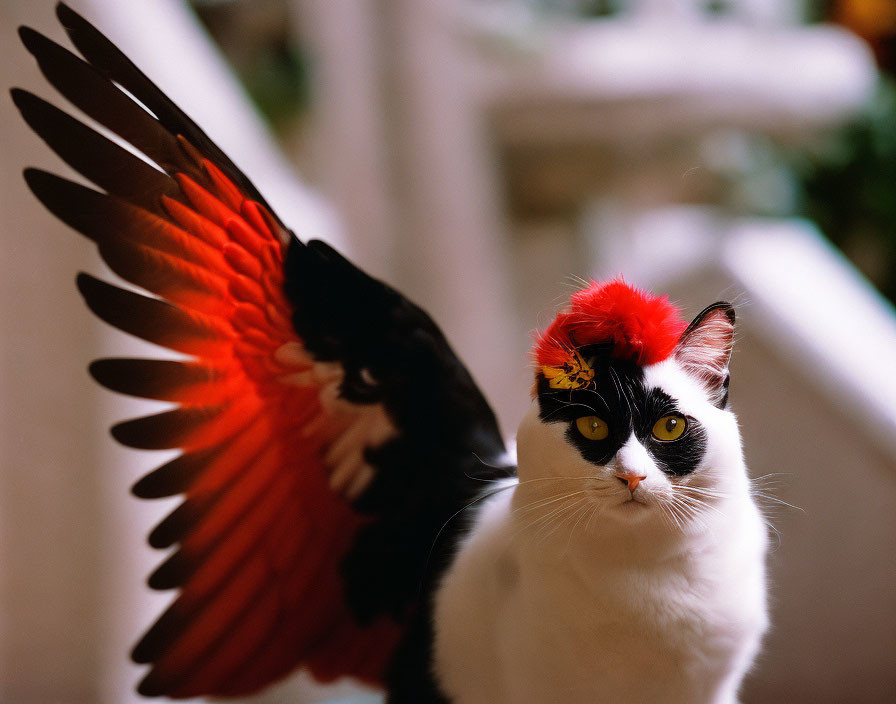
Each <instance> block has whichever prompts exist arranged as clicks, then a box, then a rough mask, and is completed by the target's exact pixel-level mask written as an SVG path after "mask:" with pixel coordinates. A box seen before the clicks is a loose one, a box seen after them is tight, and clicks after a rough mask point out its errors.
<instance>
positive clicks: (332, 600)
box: [13, 6, 400, 698]
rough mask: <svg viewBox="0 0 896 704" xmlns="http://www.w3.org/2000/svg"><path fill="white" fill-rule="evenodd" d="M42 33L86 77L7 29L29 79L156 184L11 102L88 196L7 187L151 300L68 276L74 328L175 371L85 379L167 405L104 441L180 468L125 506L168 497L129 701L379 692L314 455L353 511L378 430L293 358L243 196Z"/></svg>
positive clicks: (298, 355) (387, 627) (198, 150)
mask: <svg viewBox="0 0 896 704" xmlns="http://www.w3.org/2000/svg"><path fill="white" fill-rule="evenodd" d="M59 15H60V18H61V19H62V20H63V23H64V24H65V25H66V27H67V28H68V30H69V32H70V35H71V37H72V39H73V41H74V43H75V44H76V45H77V46H78V48H79V49H80V50H81V52H82V53H83V54H84V55H85V56H86V57H87V59H88V60H89V62H90V63H88V62H85V61H83V60H82V59H80V58H78V57H76V56H75V55H73V54H71V53H70V52H68V51H67V50H65V49H63V48H62V47H59V46H58V45H56V44H55V43H53V42H51V41H50V40H48V39H46V38H45V37H43V36H41V35H40V34H38V33H37V32H34V31H32V30H28V29H23V30H22V32H21V35H22V38H23V41H24V42H25V44H26V46H27V48H28V49H29V50H30V51H31V52H32V53H33V54H34V55H35V57H36V58H37V60H38V63H39V65H40V67H41V69H42V70H43V72H44V74H45V75H46V76H47V78H48V79H49V80H50V82H51V83H52V84H53V85H54V86H55V87H56V88H57V89H58V90H59V91H60V92H61V93H62V94H63V95H65V96H66V97H67V98H68V99H69V100H71V101H72V102H73V103H74V104H75V105H76V106H77V107H79V108H80V109H82V110H83V111H84V112H85V113H86V114H88V115H89V116H90V117H92V118H93V119H95V120H97V121H98V122H100V123H101V124H103V125H105V126H106V127H107V128H109V129H111V130H112V131H114V132H116V133H118V134H119V135H120V136H121V137H123V138H124V139H125V140H127V141H128V142H130V143H131V144H132V145H133V146H134V147H136V148H137V149H139V150H140V151H142V152H143V153H144V154H145V155H146V156H147V157H148V158H149V159H151V160H152V161H153V162H155V164H157V165H158V166H159V167H160V168H159V169H157V168H155V167H153V166H150V165H148V164H147V163H146V162H144V161H143V160H141V159H138V158H137V157H135V156H133V155H132V154H130V153H129V152H128V151H126V150H124V149H122V148H121V147H119V146H118V145H116V144H114V143H112V142H111V141H109V140H108V139H106V138H105V137H103V136H102V135H100V134H99V133H97V132H95V131H94V130H92V129H91V128H89V127H87V126H85V125H83V124H82V123H80V122H78V121H77V120H75V119H74V118H72V117H69V116H68V115H67V114H65V113H63V112H62V111H60V110H58V109H57V108H55V107H53V106H52V105H50V104H49V103H46V102H45V101H43V100H41V99H40V98H37V97H35V96H32V95H31V94H29V93H26V92H24V91H19V90H16V91H14V92H13V98H14V100H15V102H16V104H17V105H18V107H19V108H20V110H21V111H22V114H23V116H24V117H25V119H26V121H27V122H28V123H29V124H30V125H31V127H32V128H33V129H34V130H35V131H36V132H37V133H38V134H39V135H40V136H41V137H43V138H44V140H45V141H46V142H47V143H48V144H49V146H50V147H51V148H53V149H54V150H55V151H56V152H57V153H58V154H59V155H60V156H61V157H62V158H63V159H64V160H65V161H67V162H68V163H69V164H70V165H72V166H73V167H74V168H75V169H77V170H78V171H80V172H81V173H82V174H83V175H84V176H86V177H87V178H88V179H89V180H90V181H92V182H93V183H94V184H96V185H97V186H98V187H100V188H101V189H103V190H104V191H105V192H99V191H95V190H92V189H91V188H88V187H85V186H81V185H78V184H75V183H72V182H70V181H67V180H65V179H62V178H60V177H58V176H54V175H52V174H48V173H45V172H41V171H36V170H29V171H28V172H27V173H26V179H27V181H28V184H29V185H30V187H31V189H32V190H33V191H34V193H35V194H36V195H37V197H38V198H39V199H40V200H41V201H42V202H43V203H44V204H45V205H46V206H47V208H49V210H50V211H52V212H53V213H54V214H55V215H56V216H58V217H59V218H61V219H62V220H63V221H65V222H66V223H68V224H69V225H71V226H72V227H73V228H75V229H76V230H78V231H79V232H81V233H82V234H84V235H85V236H86V237H88V238H90V239H92V240H93V241H94V242H96V244H97V246H98V248H99V252H100V254H101V255H102V257H103V259H104V260H105V261H106V263H107V264H108V265H109V266H110V267H111V269H112V270H113V271H114V272H115V273H116V274H118V275H119V276H121V277H122V278H123V279H125V280H126V281H129V282H131V283H132V284H135V285H136V286H138V287H140V288H142V289H144V290H145V291H147V292H149V293H150V294H153V296H154V297H147V296H143V295H140V294H137V293H134V292H132V291H129V290H124V289H121V288H118V287H116V286H112V285H110V284H107V283H104V282H102V281H99V280H98V279H95V278H93V277H91V276H89V275H86V274H82V275H80V276H79V278H78V287H79V289H80V291H81V293H82V295H83V296H84V298H85V300H86V302H87V304H88V306H89V307H90V309H91V310H92V311H93V312H94V313H95V314H96V315H97V316H99V317H100V318H102V319H103V320H104V321H106V322H107V323H109V324H111V325H113V326H115V327H117V328H119V329H121V330H123V331H125V332H128V333H131V334H133V335H136V336H137V337H140V338H142V339H144V340H147V341H149V342H153V343H156V344H159V345H161V346H163V347H167V348H169V349H171V350H174V351H176V352H180V353H183V354H185V355H189V357H190V359H188V360H184V361H172V360H147V359H107V360H101V361H98V362H95V363H94V364H93V365H92V366H91V373H92V374H93V376H94V377H95V378H96V379H97V381H99V382H100V383H101V384H103V385H104V386H106V387H108V388H110V389H112V390H115V391H119V392H121V393H126V394H132V395H136V396H142V397H145V398H151V399H159V400H164V401H171V402H173V403H175V404H177V406H176V407H175V408H173V409H172V410H168V411H165V412H163V413H159V414H156V415H152V416H148V417H145V418H138V419H136V420H131V421H127V422H124V423H121V424H119V425H117V426H115V428H114V429H113V434H114V436H115V437H116V439H118V440H119V441H120V442H122V443H124V444H125V445H128V446H131V447H135V448H143V449H170V448H177V449H180V450H182V454H181V455H180V456H179V457H177V458H176V459H174V460H172V461H170V462H168V463H167V464H165V465H163V466H161V467H159V468H158V469H156V470H155V471H154V472H151V473H150V474H148V475H147V476H146V477H144V478H143V479H142V480H141V481H139V482H138V483H137V484H136V485H135V487H134V492H135V493H136V494H137V495H138V496H141V497H146V498H153V497H162V496H170V495H175V494H184V495H185V498H184V501H183V503H182V504H181V505H180V507H179V508H177V509H176V510H174V511H173V512H172V513H171V514H170V515H169V516H168V517H167V518H166V519H165V520H163V521H162V522H161V523H160V524H159V525H158V526H157V527H156V529H155V530H154V531H153V532H152V534H151V536H150V542H151V544H152V545H154V546H156V547H160V548H164V547H168V546H171V545H175V544H177V545H178V548H177V550H176V552H174V553H173V554H172V555H171V557H169V558H168V559H167V560H166V561H165V562H164V563H163V564H162V565H161V566H160V567H159V568H158V569H157V570H156V571H155V572H154V573H153V575H152V576H151V577H150V580H149V583H150V585H151V586H152V587H154V588H157V589H170V588H179V589H180V590H181V591H180V594H179V596H178V597H177V599H176V600H175V601H174V602H173V603H172V605H171V606H170V607H169V609H168V610H167V611H166V612H165V613H164V614H163V615H162V616H161V617H160V618H159V620H158V621H157V622H156V623H155V625H154V626H153V627H152V628H151V629H150V630H149V631H148V632H147V633H146V634H145V636H144V637H143V639H142V640H141V641H140V643H139V644H138V645H137V646H136V647H135V649H134V652H133V657H134V659H135V660H136V661H137V662H142V663H151V664H152V667H151V669H150V671H149V673H148V674H147V676H146V678H145V679H144V680H143V682H142V683H141V685H140V691H141V692H142V693H143V694H146V695H166V696H171V697H175V698H181V697H192V696H197V695H208V694H211V695H236V694H243V693H247V692H252V691H255V690H257V689H259V688H261V687H262V686H264V685H265V684H267V683H269V682H271V681H272V680H274V679H277V678H279V677H281V676H283V675H285V674H287V673H288V672H289V671H290V670H292V669H293V668H294V667H296V666H297V665H298V664H300V663H304V664H305V665H307V666H309V667H310V668H311V670H312V672H314V673H315V674H316V675H317V676H319V677H321V678H324V679H332V678H335V677H338V676H341V675H345V674H351V675H355V676H357V677H360V678H361V679H364V680H367V681H370V682H376V681H381V680H382V677H383V671H384V668H385V666H386V663H387V661H388V658H389V655H390V653H391V652H392V649H393V647H394V645H395V644H396V642H397V640H398V638H399V636H400V630H399V628H398V626H397V625H395V624H394V623H392V622H391V621H388V620H386V619H380V620H379V621H375V622H374V623H373V625H371V626H368V627H366V628H361V627H359V626H357V625H356V624H355V623H354V622H353V620H352V618H351V616H350V614H349V612H348V609H347V607H346V605H345V603H344V596H343V591H344V589H343V584H342V580H341V578H340V574H339V566H340V561H341V558H342V556H343V555H344V553H345V552H346V550H348V549H349V547H350V546H351V544H352V542H353V540H354V536H355V534H356V532H357V531H358V530H359V528H360V527H361V526H362V524H363V519H362V518H361V517H360V516H359V515H358V514H357V513H355V512H354V511H353V510H352V508H351V507H350V505H349V504H348V503H347V502H346V500H345V499H344V497H343V496H341V495H339V494H337V493H336V492H334V491H333V490H332V489H331V488H330V484H331V483H332V482H333V480H332V478H331V477H330V474H329V470H328V467H327V461H326V459H325V456H329V458H330V463H331V464H333V465H335V466H336V467H337V470H339V471H340V472H341V475H340V476H339V477H338V481H337V482H336V484H338V485H339V486H340V487H342V488H343V489H346V488H347V489H348V490H349V491H351V492H355V493H357V491H358V490H359V489H360V488H363V486H364V485H365V482H364V481H363V479H364V478H365V477H366V479H367V480H369V477H367V476H366V475H365V474H364V472H363V470H365V468H366V467H365V466H364V463H363V454H362V450H363V446H364V442H365V441H367V442H369V441H378V442H382V441H383V440H384V439H386V438H387V437H388V436H389V434H390V432H392V431H391V429H390V426H389V423H388V419H387V418H386V417H385V415H384V414H382V410H381V409H379V408H378V407H374V406H371V407H370V408H369V409H365V410H364V411H363V412H361V415H359V412H357V411H356V410H355V409H353V408H352V407H350V405H349V404H345V403H344V402H342V403H340V401H339V399H338V398H336V396H337V395H338V393H336V392H334V389H338V382H339V379H340V370H339V367H338V365H333V364H330V365H319V364H316V363H315V362H313V360H312V359H311V358H310V357H309V356H308V355H307V354H305V353H304V352H303V347H302V342H301V340H299V338H298V337H297V335H296V333H295V331H294V329H293V327H292V325H291V323H290V319H291V316H292V313H293V310H292V306H291V304H290V303H289V302H288V301H287V299H286V297H285V295H284V293H283V256H284V248H285V245H286V243H287V238H288V237H289V236H290V235H289V233H287V232H286V231H285V230H284V229H283V227H282V226H280V225H279V222H278V220H277V219H276V217H275V216H274V215H273V214H272V213H271V212H270V210H269V209H268V208H267V206H266V205H265V204H264V202H263V200H261V197H260V196H259V195H258V194H257V192H256V191H255V189H254V188H253V187H252V186H251V184H249V183H248V180H247V179H245V177H244V176H243V175H242V174H241V173H240V172H239V171H238V170H237V169H236V167H235V166H233V165H232V163H231V162H230V161H229V160H228V159H227V158H226V157H224V156H223V154H222V153H221V152H220V150H218V148H217V147H215V146H214V145H213V144H212V143H211V142H210V140H208V138H207V137H205V135H204V134H202V132H201V131H200V130H199V129H198V128H197V127H196V126H195V125H194V124H193V123H192V122H191V121H189V119H188V118H186V117H185V116H184V115H183V113H181V112H180V111H179V110H178V109H177V108H176V106H174V105H173V103H171V102H170V101H169V100H168V99H167V98H165V96H164V95H163V94H162V93H161V92H160V91H159V90H158V89H157V88H155V86H153V85H152V84H151V83H150V82H149V81H148V79H146V77H145V76H143V74H142V73H140V72H139V71H138V70H137V69H136V68H135V67H134V66H133V64H131V63H130V62H129V61H128V60H127V59H126V58H125V57H124V56H123V55H122V54H121V53H120V52H119V51H118V50H117V49H115V47H114V46H112V45H111V44H110V43H109V42H108V40H106V39H105V38H104V37H102V35H100V34H99V33H98V32H96V30H94V29H93V28H92V27H90V25H88V24H87V23H85V22H84V21H83V20H82V19H81V18H80V17H78V16H77V15H76V14H74V13H73V12H71V11H70V10H68V9H67V8H65V7H64V6H61V7H60V9H59ZM110 77H111V78H112V79H114V80H115V81H116V82H118V83H120V84H121V85H122V86H124V87H125V88H126V89H128V90H129V91H130V92H132V93H133V94H134V95H136V96H137V97H138V98H139V99H140V100H141V102H142V103H143V104H144V105H146V106H147V107H148V108H149V109H150V110H152V111H153V113H155V114H154V115H153V114H151V113H150V112H148V111H147V110H145V109H144V108H143V107H141V106H140V105H139V104H137V103H136V102H135V101H133V100H132V99H131V98H130V97H129V96H128V95H127V94H126V93H124V92H123V91H121V90H119V89H118V88H117V87H116V86H115V85H114V84H113V83H112V82H111V81H110V80H109V78H110ZM213 162H217V163H218V164H219V165H220V166H221V168H219V167H218V166H216V164H215V163H213ZM160 169H161V170H160ZM371 409H373V410H371ZM364 413H368V414H369V413H373V414H374V415H376V414H377V413H378V414H379V416H376V417H373V416H369V415H363V414H364ZM369 419H372V420H373V421H375V422H371V423H370V424H369V426H370V428H372V430H371V431H370V432H367V427H368V424H367V423H366V421H367V420H369ZM343 437H347V438H348V439H347V440H344V441H343V442H342V443H340V439H341V438H343ZM359 448H360V449H359ZM366 469H369V468H366ZM359 477H361V478H360V479H359Z"/></svg>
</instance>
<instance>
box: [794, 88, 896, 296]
mask: <svg viewBox="0 0 896 704" xmlns="http://www.w3.org/2000/svg"><path fill="white" fill-rule="evenodd" d="M791 164H792V168H793V171H794V174H795V176H796V180H797V199H796V203H797V209H798V211H799V214H801V215H804V216H806V217H808V218H809V219H811V220H813V221H814V222H816V223H817V224H818V226H819V227H820V228H821V230H822V231H823V232H824V233H825V234H826V235H827V236H828V237H829V238H830V239H831V240H832V241H833V242H834V243H835V244H836V245H837V246H838V247H840V248H841V249H842V250H843V251H844V252H845V253H846V254H847V256H849V257H850V258H851V259H852V260H853V261H854V262H855V263H856V265H857V266H858V267H859V268H860V269H861V270H862V271H863V272H864V273H865V274H866V275H867V276H868V277H869V278H870V279H871V280H872V281H873V282H874V283H875V284H876V285H877V286H878V288H879V289H880V290H881V292H882V293H883V294H884V295H885V296H887V298H889V299H890V300H891V301H894V302H896V81H894V79H893V78H892V77H889V76H885V77H883V78H882V79H881V81H880V85H879V87H878V90H877V93H876V95H875V97H874V99H873V100H872V101H871V103H870V104H869V105H868V107H867V109H866V110H865V111H864V112H863V113H862V114H861V115H860V116H859V117H858V118H857V119H855V120H854V121H853V122H851V123H850V124H848V125H847V126H845V127H843V128H841V129H840V130H838V131H837V132H836V133H835V134H833V135H832V136H831V137H830V138H829V139H827V140H825V141H824V143H822V144H820V145H819V146H817V147H815V148H808V149H805V150H803V151H801V152H800V153H798V154H795V155H793V156H792V157H791Z"/></svg>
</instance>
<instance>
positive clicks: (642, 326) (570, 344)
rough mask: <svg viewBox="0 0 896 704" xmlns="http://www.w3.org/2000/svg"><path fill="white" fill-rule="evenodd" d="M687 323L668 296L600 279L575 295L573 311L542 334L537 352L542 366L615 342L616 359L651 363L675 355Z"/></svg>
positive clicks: (536, 347) (568, 311)
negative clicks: (582, 349) (593, 347)
mask: <svg viewBox="0 0 896 704" xmlns="http://www.w3.org/2000/svg"><path fill="white" fill-rule="evenodd" d="M686 327H687V323H685V322H684V321H683V320H682V319H681V317H680V316H679V310H678V308H676V307H675V306H674V305H672V304H671V303H670V302H669V297H668V296H654V295H653V294H651V293H648V292H646V291H641V290H640V289H638V288H635V287H634V286H629V285H628V284H627V283H625V281H623V280H622V279H615V280H613V281H607V282H604V283H597V282H595V283H592V284H591V285H590V286H589V287H588V288H585V289H582V290H581V291H578V292H577V293H574V294H573V295H572V298H571V300H570V307H569V310H567V311H565V312H562V313H560V314H558V315H557V317H556V318H555V319H554V322H552V323H551V324H550V325H549V326H548V328H547V330H545V331H544V332H543V333H542V334H540V335H539V336H538V339H537V340H536V343H535V348H534V350H533V351H534V354H535V359H536V361H537V363H538V364H539V365H540V366H553V367H559V366H562V365H564V364H568V363H569V361H570V359H571V358H572V357H573V353H574V351H575V350H577V349H579V348H582V347H585V346H587V345H595V344H607V343H612V344H613V353H612V354H613V356H614V357H616V358H619V359H631V360H633V361H635V362H636V363H637V364H639V365H641V366H647V365H649V364H656V363H657V362H661V361H663V360H664V359H666V358H667V357H668V356H669V355H671V354H672V351H673V350H674V349H675V345H676V344H677V343H678V339H679V338H680V337H681V333H682V332H684V330H685V328H686Z"/></svg>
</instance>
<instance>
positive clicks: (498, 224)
mask: <svg viewBox="0 0 896 704" xmlns="http://www.w3.org/2000/svg"><path fill="white" fill-rule="evenodd" d="M299 7H300V9H301V10H302V11H303V12H304V14H303V15H302V16H301V18H300V19H301V22H302V24H303V26H304V33H305V35H306V36H307V37H309V40H310V43H311V46H312V48H313V50H314V51H315V52H316V60H315V61H314V65H315V67H317V68H318V69H319V75H318V76H317V78H318V82H317V84H316V85H317V89H318V91H319V92H318V94H317V96H316V101H317V102H316V103H315V110H316V111H317V115H316V116H315V120H314V124H315V126H316V129H317V131H316V132H315V135H316V138H317V139H318V141H319V144H318V146H317V148H316V151H317V154H318V156H319V159H318V163H319V171H320V174H321V177H322V183H323V184H324V190H325V192H326V193H327V195H328V196H329V197H330V198H331V199H332V200H333V201H334V202H336V203H337V204H338V206H339V209H340V211H341V212H342V214H343V216H344V218H345V222H346V223H347V225H348V230H349V233H350V239H351V240H352V242H353V245H354V247H353V248H354V249H356V251H357V252H358V253H359V263H361V264H362V265H367V266H369V267H370V268H371V269H373V270H374V271H375V272H377V273H380V272H381V273H382V275H386V276H388V279H389V281H390V283H392V284H393V285H395V286H396V287H397V288H399V289H400V290H401V291H402V292H404V293H405V294H407V295H408V296H410V297H411V298H412V299H414V300H415V301H416V302H418V303H419V304H420V305H422V306H423V307H424V308H426V309H427V310H428V311H429V312H430V313H431V314H432V315H433V317H434V318H435V320H436V321H437V322H438V324H439V325H440V326H441V327H442V328H443V329H444V331H445V333H446V335H447V336H448V338H449V340H450V341H451V343H452V344H453V345H454V346H455V347H456V350H457V352H458V353H459V354H460V356H461V357H462V358H463V359H464V361H465V362H466V363H467V364H468V365H469V367H470V369H471V371H472V373H473V375H474V376H475V377H476V379H477V381H478V382H479V383H480V385H481V386H482V387H483V388H484V390H485V392H486V394H487V396H488V398H489V400H490V401H491V402H492V403H493V405H494V406H495V409H496V411H497V412H498V414H499V416H501V417H502V419H503V421H504V426H503V427H504V430H505V432H509V433H512V432H513V430H514V429H515V427H516V422H517V420H518V418H519V416H520V415H521V413H522V408H523V406H524V405H525V403H526V399H527V389H528V384H529V381H528V371H527V369H526V367H527V363H526V354H525V350H526V346H527V340H526V339H514V338H513V333H512V332H511V331H512V330H513V329H514V325H513V321H512V318H513V316H514V311H515V308H514V307H513V306H511V305H509V298H510V296H509V292H508V289H509V285H508V280H507V277H508V272H507V257H506V254H505V253H504V252H503V248H504V246H505V245H504V242H503V239H504V238H503V229H504V227H503V225H504V224H503V222H502V221H501V217H500V212H501V207H500V203H499V202H498V198H499V193H500V189H499V188H498V187H497V184H496V182H495V178H494V174H493V173H492V168H493V160H492V154H491V152H490V145H489V143H488V142H487V141H486V139H485V135H484V125H483V124H482V122H481V120H482V115H481V113H480V112H479V110H478V105H477V104H476V102H475V96H473V95H472V90H471V86H470V83H469V81H468V80H467V78H468V77H467V76H466V74H465V73H464V65H463V62H462V60H461V59H462V56H461V47H459V46H458V34H459V32H458V30H459V26H458V24H459V18H458V17H456V16H455V15H456V11H457V8H458V3H455V2H446V1H443V0H397V1H391V0H388V1H380V2H374V1H372V0H371V1H365V2H347V1H344V0H337V1H335V2H330V1H325V0H301V1H300V2H299ZM384 253H388V261H384V260H383V256H384Z"/></svg>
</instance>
